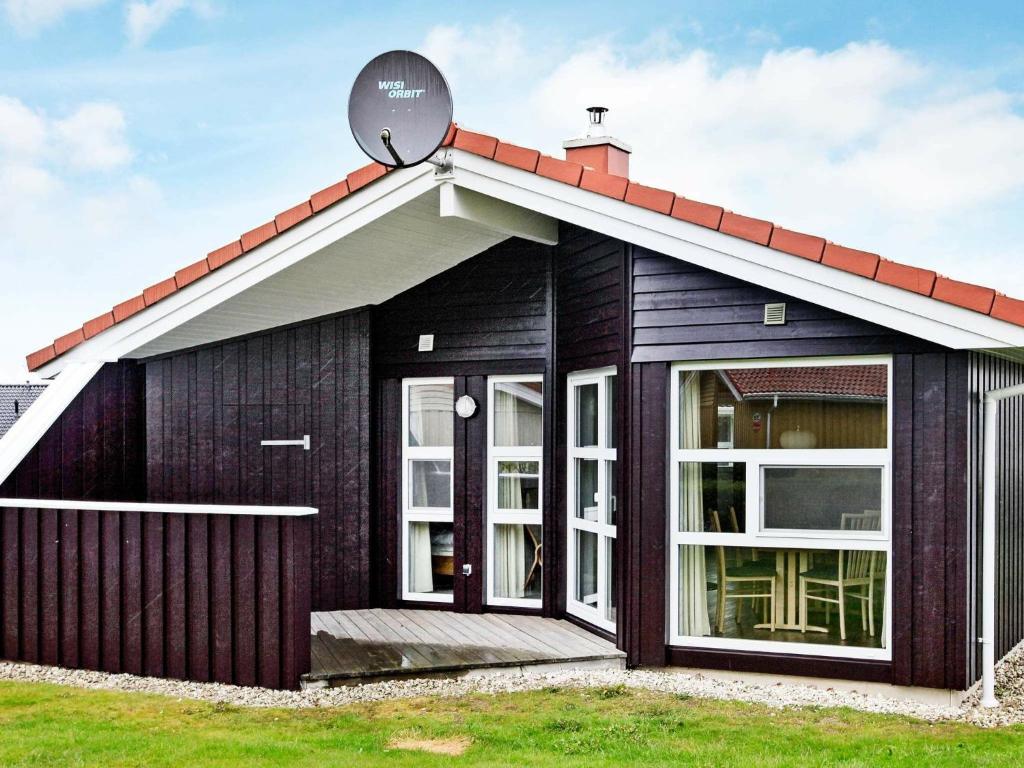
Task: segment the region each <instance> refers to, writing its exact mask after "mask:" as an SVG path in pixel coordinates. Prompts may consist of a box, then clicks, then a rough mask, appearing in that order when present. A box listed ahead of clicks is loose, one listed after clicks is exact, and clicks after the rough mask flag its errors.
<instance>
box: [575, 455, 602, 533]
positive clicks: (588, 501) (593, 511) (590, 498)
mask: <svg viewBox="0 0 1024 768" xmlns="http://www.w3.org/2000/svg"><path fill="white" fill-rule="evenodd" d="M597 507H598V496H597V460H596V459H576V517H578V518H579V519H581V520H590V521H592V522H597V514H598V512H597Z"/></svg>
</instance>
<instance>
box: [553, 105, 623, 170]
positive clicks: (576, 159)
mask: <svg viewBox="0 0 1024 768" xmlns="http://www.w3.org/2000/svg"><path fill="white" fill-rule="evenodd" d="M587 112H588V114H589V115H590V122H589V124H588V125H587V135H586V136H584V137H583V138H579V139H569V140H568V141H564V142H562V147H563V148H564V149H565V159H566V160H569V161H570V162H573V163H579V164H580V165H582V166H585V167H587V168H592V169H593V170H595V171H601V172H602V173H610V174H611V175H613V176H625V177H626V178H629V154H630V152H632V151H633V149H632V147H630V146H629V144H627V143H626V142H624V141H619V140H618V139H616V138H613V137H611V136H609V135H608V129H607V127H606V125H605V121H604V116H605V113H607V112H608V108H607V107H587Z"/></svg>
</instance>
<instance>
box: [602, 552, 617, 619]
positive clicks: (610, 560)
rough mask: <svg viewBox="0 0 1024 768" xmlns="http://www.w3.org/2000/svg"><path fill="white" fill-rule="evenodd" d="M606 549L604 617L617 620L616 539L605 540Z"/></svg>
mask: <svg viewBox="0 0 1024 768" xmlns="http://www.w3.org/2000/svg"><path fill="white" fill-rule="evenodd" d="M604 543H605V547H607V549H606V556H605V562H606V563H607V578H606V579H605V582H604V583H605V592H606V596H605V603H606V605H605V611H604V617H605V618H606V619H607V620H608V621H615V616H616V610H615V539H609V538H606V539H605V540H604Z"/></svg>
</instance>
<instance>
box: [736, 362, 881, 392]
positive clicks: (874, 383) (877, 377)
mask: <svg viewBox="0 0 1024 768" xmlns="http://www.w3.org/2000/svg"><path fill="white" fill-rule="evenodd" d="M723 374H724V375H725V376H726V377H727V378H728V379H729V382H730V384H732V388H733V389H734V390H735V391H736V392H737V393H739V395H740V396H741V397H743V398H765V397H775V396H778V397H782V398H842V399H856V400H882V399H885V398H886V397H887V396H888V394H889V379H888V375H887V369H886V366H884V365H829V366H808V367H800V368H730V369H728V370H725V371H723Z"/></svg>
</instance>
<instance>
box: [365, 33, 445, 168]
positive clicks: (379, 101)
mask: <svg viewBox="0 0 1024 768" xmlns="http://www.w3.org/2000/svg"><path fill="white" fill-rule="evenodd" d="M451 122H452V92H451V90H450V89H449V88H448V82H447V81H446V80H445V79H444V75H442V74H441V72H440V70H438V68H437V67H435V66H434V65H433V64H431V63H430V61H429V60H427V59H426V58H424V57H423V56H420V55H419V54H418V53H413V52H412V51H390V52H389V53H382V54H381V55H380V56H378V57H377V58H375V59H373V61H371V62H370V63H369V64H367V65H366V66H365V67H363V70H362V71H361V72H360V73H359V76H358V77H356V81H355V83H353V84H352V93H351V94H350V95H349V97H348V124H349V126H350V127H351V128H352V135H353V136H354V137H355V140H356V143H357V144H359V148H360V149H362V150H363V152H365V153H366V154H367V155H369V156H370V157H371V158H373V159H374V160H376V161H377V162H378V163H381V164H382V165H386V166H388V167H390V168H402V167H405V166H408V165H416V164H417V163H422V162H423V161H424V160H426V159H427V158H428V157H430V156H431V155H433V154H434V153H435V152H437V150H438V148H439V147H440V146H441V144H442V143H444V139H445V136H447V135H448V128H449V126H450V125H451Z"/></svg>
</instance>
